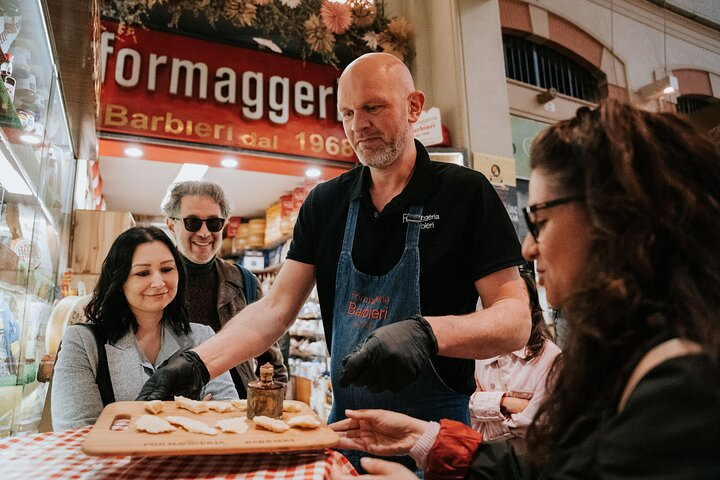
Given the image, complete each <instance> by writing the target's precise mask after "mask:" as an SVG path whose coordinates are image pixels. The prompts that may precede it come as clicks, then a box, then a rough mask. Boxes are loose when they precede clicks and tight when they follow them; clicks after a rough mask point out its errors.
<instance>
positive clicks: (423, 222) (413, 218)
mask: <svg viewBox="0 0 720 480" xmlns="http://www.w3.org/2000/svg"><path fill="white" fill-rule="evenodd" d="M435 220H440V215H438V214H437V213H431V214H430V215H412V214H410V213H403V223H409V222H411V223H417V222H418V221H419V222H420V230H427V229H428V228H435Z"/></svg>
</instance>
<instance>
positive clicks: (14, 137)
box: [0, 0, 75, 437]
mask: <svg viewBox="0 0 720 480" xmlns="http://www.w3.org/2000/svg"><path fill="white" fill-rule="evenodd" d="M0 19H1V20H0V50H1V52H0V53H1V54H2V55H1V56H0V60H4V62H3V63H2V68H1V69H0V75H2V81H0V204H1V205H2V209H1V211H0V437H4V436H8V435H18V434H23V433H29V432H34V431H37V429H38V425H39V422H40V416H41V413H42V409H43V403H44V401H45V397H46V393H47V389H48V384H47V383H40V382H38V381H37V369H38V365H39V362H40V360H41V358H42V357H43V355H45V353H46V351H45V348H46V347H45V338H44V337H45V328H46V325H47V322H48V319H49V317H50V313H51V310H52V307H53V304H54V303H55V302H56V301H57V300H58V299H59V288H58V285H59V284H60V276H61V273H62V270H64V266H65V265H67V245H68V238H69V228H70V218H71V213H72V212H71V210H72V187H73V182H74V177H75V159H74V152H73V148H72V142H71V135H70V131H69V130H68V121H67V116H66V114H65V104H64V101H63V98H62V94H61V89H60V83H59V78H58V73H57V72H58V68H57V63H56V61H55V54H54V52H53V47H52V46H51V45H52V43H51V40H50V35H49V31H48V27H47V24H48V22H47V15H46V8H45V3H44V2H43V1H40V0H13V1H7V0H0Z"/></svg>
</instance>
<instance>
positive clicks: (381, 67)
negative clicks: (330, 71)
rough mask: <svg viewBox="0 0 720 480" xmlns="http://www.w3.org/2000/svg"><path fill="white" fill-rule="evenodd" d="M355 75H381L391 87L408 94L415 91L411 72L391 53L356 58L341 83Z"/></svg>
mask: <svg viewBox="0 0 720 480" xmlns="http://www.w3.org/2000/svg"><path fill="white" fill-rule="evenodd" d="M354 75H362V76H365V75H367V76H372V75H380V76H383V77H385V80H387V81H388V82H389V85H394V86H396V87H397V88H402V89H403V90H404V93H406V94H410V93H412V92H414V91H415V81H414V80H413V78H412V74H411V73H410V70H409V69H408V68H407V66H406V65H405V64H404V63H403V62H402V61H401V60H400V59H399V58H397V57H396V56H394V55H391V54H389V53H366V54H365V55H362V56H360V57H358V58H356V59H355V60H353V61H352V62H351V63H350V64H349V65H348V66H347V67H345V70H343V73H342V75H340V82H342V80H343V78H347V77H349V76H354Z"/></svg>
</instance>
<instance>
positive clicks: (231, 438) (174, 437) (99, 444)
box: [82, 400, 339, 456]
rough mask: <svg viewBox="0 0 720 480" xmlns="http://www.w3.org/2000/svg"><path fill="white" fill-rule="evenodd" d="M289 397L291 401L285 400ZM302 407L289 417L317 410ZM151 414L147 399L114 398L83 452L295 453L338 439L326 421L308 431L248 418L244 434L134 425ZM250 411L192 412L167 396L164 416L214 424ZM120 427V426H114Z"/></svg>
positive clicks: (95, 453)
mask: <svg viewBox="0 0 720 480" xmlns="http://www.w3.org/2000/svg"><path fill="white" fill-rule="evenodd" d="M286 402H287V400H286ZM293 403H296V404H297V405H299V406H300V408H301V411H300V412H292V413H290V412H284V413H283V420H285V421H287V420H289V419H290V418H292V417H294V416H297V415H313V416H314V417H316V418H317V415H316V414H315V412H313V411H312V410H311V409H310V407H309V406H308V405H307V404H305V403H302V402H297V401H293ZM145 414H148V412H146V411H145V408H144V402H116V403H111V404H110V405H108V406H106V407H105V409H104V410H103V411H102V413H101V414H100V417H99V418H98V420H97V422H95V425H94V426H93V427H92V429H91V430H90V433H88V435H87V437H86V438H85V441H84V442H83V444H82V451H83V452H84V453H86V454H87V455H93V456H118V455H121V456H125V455H135V456H159V455H222V454H230V453H260V452H292V451H303V450H322V449H324V448H329V447H332V446H334V445H336V444H337V442H338V441H339V437H338V435H337V434H336V433H335V432H334V431H332V430H331V429H330V428H328V427H327V426H326V425H325V424H324V423H323V424H322V425H321V426H320V427H319V428H316V429H312V430H305V429H299V428H291V429H290V430H288V431H286V432H283V433H275V432H271V431H268V430H263V429H261V428H258V427H256V426H255V425H254V424H253V422H252V420H246V422H247V423H248V426H249V427H250V428H249V429H248V431H247V432H245V433H243V434H237V433H224V432H222V431H220V429H218V432H220V433H218V434H217V435H204V434H201V433H190V432H187V431H185V430H184V429H182V427H177V428H176V430H175V431H172V432H168V433H157V434H152V433H146V432H141V431H139V430H137V429H136V428H135V421H136V420H137V419H138V418H140V417H141V416H143V415H145ZM246 414H247V411H245V410H243V411H241V410H234V411H232V412H227V413H218V412H215V411H213V410H211V411H209V412H204V413H199V414H194V413H192V412H190V411H188V410H185V409H181V408H178V407H176V406H175V402H174V401H166V402H165V408H164V409H163V411H162V412H161V413H160V414H159V416H161V417H166V416H170V415H178V416H183V417H188V418H192V419H195V420H200V421H202V422H205V423H206V424H208V425H209V426H211V427H214V426H215V422H216V421H218V420H220V419H223V418H232V417H242V416H245V415H246ZM115 424H119V425H122V424H126V425H127V428H124V429H122V430H117V429H113V428H112V426H113V425H115ZM116 428H117V425H116Z"/></svg>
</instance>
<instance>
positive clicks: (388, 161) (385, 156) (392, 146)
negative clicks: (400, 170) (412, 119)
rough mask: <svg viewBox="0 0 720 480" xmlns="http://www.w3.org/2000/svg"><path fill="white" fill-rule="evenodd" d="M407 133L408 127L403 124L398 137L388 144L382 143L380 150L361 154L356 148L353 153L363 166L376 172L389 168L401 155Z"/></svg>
mask: <svg viewBox="0 0 720 480" xmlns="http://www.w3.org/2000/svg"><path fill="white" fill-rule="evenodd" d="M409 131H410V127H409V126H408V125H407V124H405V125H404V127H403V129H402V130H401V131H400V132H398V135H397V136H396V137H395V138H394V139H392V140H391V141H390V142H384V145H383V146H382V147H381V148H379V149H377V150H372V151H370V152H367V153H361V151H359V150H358V149H357V148H356V149H355V153H356V154H357V156H358V158H359V159H360V162H361V163H362V164H363V165H367V166H368V167H372V168H377V169H378V170H385V169H387V168H390V167H391V166H392V165H394V164H395V161H396V160H397V159H398V157H399V156H400V154H401V153H402V150H403V147H404V146H405V143H406V141H407V136H408V132H409Z"/></svg>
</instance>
